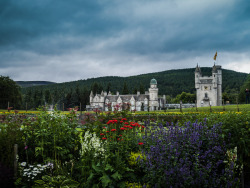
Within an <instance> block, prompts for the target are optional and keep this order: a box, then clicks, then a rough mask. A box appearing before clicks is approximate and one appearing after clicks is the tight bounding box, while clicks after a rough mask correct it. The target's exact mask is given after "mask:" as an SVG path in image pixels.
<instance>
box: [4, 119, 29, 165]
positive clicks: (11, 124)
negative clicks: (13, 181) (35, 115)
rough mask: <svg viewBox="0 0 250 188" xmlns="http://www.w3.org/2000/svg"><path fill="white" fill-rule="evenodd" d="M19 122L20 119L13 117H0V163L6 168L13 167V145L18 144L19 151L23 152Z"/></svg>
mask: <svg viewBox="0 0 250 188" xmlns="http://www.w3.org/2000/svg"><path fill="white" fill-rule="evenodd" d="M25 117H26V116H24V118H25ZM21 120H22V118H21V117H19V116H15V115H10V116H5V115H0V152H1V155H0V163H1V164H5V165H6V166H8V167H13V161H14V145H15V144H18V145H19V151H21V152H23V151H24V143H23V141H22V136H23V131H22V130H21V129H20V127H21V126H20V121H21ZM20 157H21V156H20Z"/></svg>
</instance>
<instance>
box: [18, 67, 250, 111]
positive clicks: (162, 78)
mask: <svg viewBox="0 0 250 188" xmlns="http://www.w3.org/2000/svg"><path fill="white" fill-rule="evenodd" d="M194 71H195V69H194V68H191V69H179V70H167V71H162V72H156V73H149V74H141V75H137V76H129V77H119V76H106V77H99V78H89V79H85V80H78V81H72V82H65V83H53V84H52V82H49V83H50V84H47V85H41V84H40V85H38V86H33V87H28V88H27V87H26V88H22V93H23V94H24V99H25V100H24V102H27V103H30V104H32V105H31V106H33V107H37V106H38V105H41V104H44V103H50V102H52V103H54V104H55V103H57V104H62V103H64V105H65V108H66V107H73V106H74V105H75V106H78V105H79V103H80V102H81V104H82V105H86V104H87V103H88V102H89V94H90V91H91V90H92V91H94V94H95V93H101V91H102V90H103V91H111V92H112V93H116V91H119V92H120V93H122V91H123V87H124V85H125V83H126V85H127V88H128V90H129V93H136V91H143V92H144V91H145V90H146V91H147V90H148V88H149V82H150V80H151V79H152V78H155V79H156V80H157V82H158V88H159V95H163V94H165V95H168V96H169V97H172V98H174V97H176V95H178V94H181V93H182V92H188V93H195V87H194ZM201 71H202V74H203V75H204V76H205V75H206V76H211V72H212V68H207V67H205V68H201ZM247 76H248V74H247V73H240V72H236V71H232V70H227V69H222V82H223V85H222V91H223V93H224V95H225V93H227V94H226V95H227V96H226V97H229V98H230V97H231V99H225V100H230V101H231V102H232V101H233V100H234V101H233V102H234V103H235V100H236V96H238V94H239V92H240V88H241V87H242V85H243V84H244V82H245V81H246V79H247ZM224 97H225V96H224Z"/></svg>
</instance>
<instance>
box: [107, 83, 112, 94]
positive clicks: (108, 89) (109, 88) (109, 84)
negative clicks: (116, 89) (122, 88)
mask: <svg viewBox="0 0 250 188" xmlns="http://www.w3.org/2000/svg"><path fill="white" fill-rule="evenodd" d="M106 91H107V93H109V92H110V91H111V83H110V82H109V83H108V86H107V89H106Z"/></svg>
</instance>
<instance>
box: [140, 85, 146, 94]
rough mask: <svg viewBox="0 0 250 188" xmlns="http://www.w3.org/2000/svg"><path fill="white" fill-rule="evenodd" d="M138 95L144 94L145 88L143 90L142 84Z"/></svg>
mask: <svg viewBox="0 0 250 188" xmlns="http://www.w3.org/2000/svg"><path fill="white" fill-rule="evenodd" d="M139 90H140V93H141V94H144V93H145V88H144V86H143V84H142V83H140V89H139Z"/></svg>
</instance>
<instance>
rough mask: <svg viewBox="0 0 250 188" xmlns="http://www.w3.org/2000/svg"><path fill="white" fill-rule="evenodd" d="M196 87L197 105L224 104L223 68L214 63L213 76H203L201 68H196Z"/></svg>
mask: <svg viewBox="0 0 250 188" xmlns="http://www.w3.org/2000/svg"><path fill="white" fill-rule="evenodd" d="M195 88H196V103H197V107H205V106H210V105H211V106H221V105H222V70H221V66H219V65H214V66H213V68H212V76H202V74H201V70H200V68H199V67H198V65H197V66H196V69H195Z"/></svg>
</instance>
